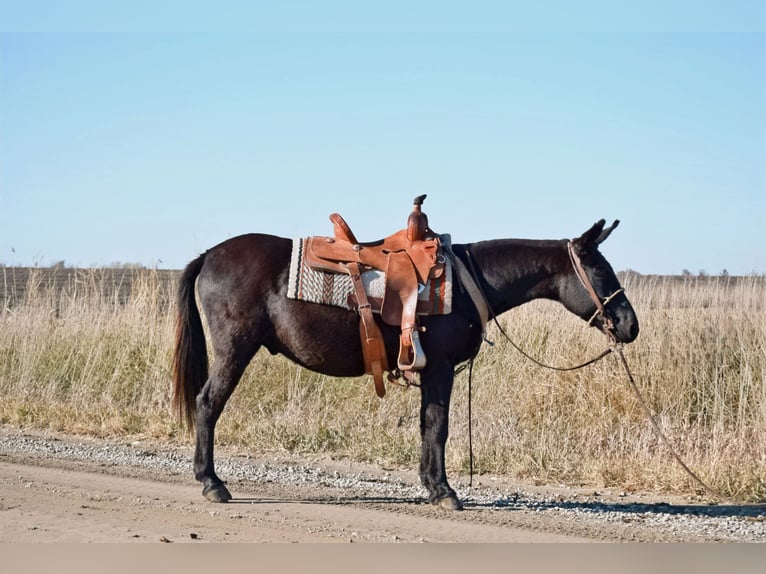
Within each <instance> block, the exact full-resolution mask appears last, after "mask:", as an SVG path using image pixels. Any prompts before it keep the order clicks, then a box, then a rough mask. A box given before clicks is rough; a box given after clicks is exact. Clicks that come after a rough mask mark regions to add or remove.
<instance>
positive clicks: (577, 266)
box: [455, 241, 731, 500]
mask: <svg viewBox="0 0 766 574" xmlns="http://www.w3.org/2000/svg"><path fill="white" fill-rule="evenodd" d="M567 252H568V253H569V260H570V262H571V263H572V267H573V268H574V271H575V275H577V278H578V279H579V280H580V283H581V284H582V286H583V287H584V288H585V290H586V291H587V292H588V295H590V298H591V299H592V300H593V303H595V305H596V311H595V313H593V315H592V316H591V318H590V319H589V320H588V325H592V324H593V321H594V320H595V319H596V317H600V318H601V324H602V327H601V331H602V332H603V333H604V334H605V335H606V336H607V338H608V339H609V343H610V345H609V347H608V348H607V349H606V350H604V351H602V352H601V353H600V354H599V355H597V356H596V357H594V358H592V359H590V360H589V361H586V362H584V363H581V364H579V365H575V366H573V367H555V366H551V365H546V364H545V363H542V362H540V361H538V360H537V359H535V358H534V357H532V356H531V355H529V354H527V353H526V352H525V351H524V350H523V349H522V348H521V347H519V346H518V345H517V344H516V343H515V342H514V341H513V340H512V339H511V338H510V337H509V336H508V334H507V333H506V332H505V330H504V329H503V328H502V327H501V326H500V323H499V321H498V320H497V315H496V314H495V312H494V310H493V309H492V306H491V305H490V303H489V299H488V298H487V295H486V293H485V292H484V288H483V287H482V286H481V283H480V282H479V276H478V274H477V272H476V268H475V266H474V264H473V257H472V256H471V252H470V251H469V250H468V248H467V247H466V249H465V253H466V258H467V259H468V265H469V267H470V269H471V275H472V276H473V280H474V282H475V283H476V285H477V286H478V288H479V291H480V293H481V296H482V298H483V299H484V303H485V304H486V306H487V309H488V310H489V313H490V315H491V317H492V321H493V322H494V323H495V325H496V326H497V328H498V330H499V331H500V333H501V334H502V335H503V337H505V339H506V340H507V341H508V342H509V343H510V344H511V345H512V346H513V348H514V349H516V350H517V351H518V352H519V353H521V354H522V355H523V356H524V357H526V358H527V359H529V360H530V361H532V362H533V363H535V364H536V365H538V366H540V367H543V368H546V369H550V370H553V371H574V370H577V369H582V368H583V367H587V366H588V365H592V364H593V363H595V362H597V361H599V360H601V359H603V358H604V357H606V356H607V355H608V354H610V353H612V352H615V353H617V356H618V357H619V358H620V362H621V363H622V366H623V368H624V369H625V375H626V376H627V379H628V383H629V385H630V388H631V390H632V391H633V393H634V394H635V396H636V399H637V400H638V403H639V405H640V406H641V410H642V411H643V412H644V414H645V415H646V418H648V419H649V422H650V423H651V425H652V430H653V431H654V434H655V435H656V436H657V438H658V439H659V440H660V442H662V443H663V444H664V445H665V447H666V448H667V449H668V451H669V452H670V454H671V456H672V457H673V458H674V459H675V461H676V462H677V463H678V464H679V465H680V466H681V468H683V469H684V471H685V472H686V473H687V474H688V475H689V477H691V478H692V479H693V480H694V481H695V482H696V483H697V484H699V485H700V486H701V487H702V488H703V489H704V490H706V491H707V492H709V493H710V494H712V495H713V496H715V497H717V498H720V499H722V500H731V498H730V497H726V496H724V495H723V494H721V493H720V492H718V491H717V490H715V489H714V488H712V487H711V486H710V485H708V484H707V483H706V482H705V481H703V480H702V479H701V478H700V477H699V476H698V475H697V474H696V473H695V472H694V471H693V470H691V469H690V468H689V466H688V465H687V464H686V463H685V462H684V461H683V460H682V459H681V457H680V456H679V455H678V453H677V452H676V450H675V449H674V448H673V446H672V445H671V444H670V441H669V440H668V438H667V437H666V436H665V433H663V432H662V429H660V426H659V424H658V423H657V420H656V419H655V417H654V415H653V414H652V411H651V410H650V409H649V407H648V406H647V404H646V401H645V400H644V397H643V395H642V394H641V391H639V389H638V385H636V381H635V379H634V378H633V373H632V372H631V370H630V367H629V366H628V361H627V360H626V359H625V355H624V354H623V352H622V347H623V345H622V343H619V342H618V341H617V339H616V337H615V335H614V323H613V322H612V319H611V318H610V317H609V315H608V314H607V313H606V306H607V305H608V304H609V303H610V302H611V301H612V300H613V299H614V298H615V297H617V296H618V295H619V294H621V293H624V292H625V289H623V288H622V287H620V288H619V289H618V290H616V291H615V292H614V293H612V294H611V295H609V296H608V297H605V298H604V300H603V301H602V300H601V297H599V295H598V293H597V292H596V290H595V288H594V287H593V283H592V282H591V280H590V278H589V277H588V274H587V273H586V272H585V268H584V267H583V264H582V261H581V260H580V257H579V256H578V255H577V253H576V252H575V250H574V247H573V246H572V242H571V241H569V242H568V243H567ZM485 340H486V339H485ZM487 343H489V344H490V345H493V343H491V342H490V341H487ZM464 368H465V366H463V367H462V368H459V369H457V370H456V371H455V373H456V374H457V373H459V372H461V371H462V370H463V369H464ZM468 369H469V370H468V434H469V437H468V445H469V462H470V464H469V466H470V481H469V487H471V486H473V440H472V437H471V434H472V432H471V431H472V424H471V379H472V378H473V358H471V359H470V360H469V363H468Z"/></svg>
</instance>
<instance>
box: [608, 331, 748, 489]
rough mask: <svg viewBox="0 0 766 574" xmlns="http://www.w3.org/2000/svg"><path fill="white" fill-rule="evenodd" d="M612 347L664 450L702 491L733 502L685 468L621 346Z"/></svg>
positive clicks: (617, 344)
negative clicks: (658, 422)
mask: <svg viewBox="0 0 766 574" xmlns="http://www.w3.org/2000/svg"><path fill="white" fill-rule="evenodd" d="M614 345H615V348H616V353H617V356H618V357H620V361H621V362H622V366H623V367H624V368H625V374H626V375H627V377H628V383H630V388H631V389H632V390H633V393H634V394H635V395H636V399H637V400H638V404H639V405H640V406H641V410H643V411H644V414H645V415H646V418H648V419H649V422H650V423H651V424H652V430H653V431H654V434H655V435H656V436H657V438H658V439H660V442H662V444H664V445H665V448H667V449H668V451H669V452H670V455H671V456H672V457H673V458H674V459H675V460H676V462H677V463H678V464H680V465H681V468H683V469H684V470H685V471H686V474H688V475H689V476H690V477H691V478H692V479H693V480H694V481H695V482H696V483H697V484H699V485H700V486H701V487H702V488H703V489H704V490H706V491H708V492H709V493H710V494H712V495H713V496H715V497H716V498H720V499H721V500H722V501H727V502H733V499H732V498H731V497H729V496H724V495H723V494H721V493H720V492H719V491H717V490H716V489H714V488H713V487H712V486H710V485H709V484H708V483H706V482H705V481H704V480H702V479H701V478H700V477H699V476H698V475H697V473H695V472H694V471H693V470H692V469H690V468H689V467H688V466H687V464H686V463H685V462H684V461H683V460H682V459H681V457H680V456H679V455H678V453H677V452H676V450H675V449H674V448H673V446H672V445H671V444H670V441H669V440H668V438H667V437H666V436H665V433H663V432H662V429H660V425H659V424H657V420H656V419H655V418H654V415H653V414H652V411H651V410H649V407H648V406H647V404H646V401H645V400H644V397H643V395H642V394H641V391H639V390H638V385H636V381H635V380H634V379H633V373H631V371H630V367H629V366H628V361H627V360H626V359H625V355H624V354H623V353H622V345H621V344H619V343H614Z"/></svg>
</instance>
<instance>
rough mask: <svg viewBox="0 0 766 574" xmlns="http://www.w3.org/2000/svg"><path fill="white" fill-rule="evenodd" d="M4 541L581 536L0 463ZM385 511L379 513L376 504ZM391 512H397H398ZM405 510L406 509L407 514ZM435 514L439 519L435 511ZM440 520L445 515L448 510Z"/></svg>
mask: <svg viewBox="0 0 766 574" xmlns="http://www.w3.org/2000/svg"><path fill="white" fill-rule="evenodd" d="M0 485H1V486H2V496H1V497H0V516H2V522H0V540H2V541H3V542H127V541H147V542H203V541H204V542H229V541H231V542H332V541H335V542H397V541H398V542H452V541H461V542H577V541H584V540H587V538H583V537H578V536H574V535H566V534H558V533H552V532H535V531H533V530H528V529H525V528H520V527H514V526H511V525H500V526H497V525H492V524H481V523H479V524H475V523H472V522H464V521H455V520H450V519H449V517H448V516H441V517H440V516H437V515H435V509H431V508H430V507H425V506H424V507H423V508H422V509H421V510H422V512H402V511H401V510H403V509H402V508H401V507H405V506H413V503H412V502H401V503H396V502H387V503H380V502H377V503H375V502H370V503H365V502H363V501H362V502H353V501H343V500H341V501H322V500H316V501H312V500H304V499H302V498H303V497H304V496H305V493H296V494H297V496H295V498H292V499H285V498H272V497H269V496H263V495H257V494H255V493H243V492H239V493H238V494H239V498H236V499H235V500H234V501H233V502H231V503H229V504H226V505H213V504H210V503H207V502H206V501H204V500H203V499H202V498H201V496H200V491H199V488H198V487H197V486H196V485H194V486H191V485H188V484H173V483H167V482H160V481H157V480H146V479H141V478H131V477H124V476H115V475H111V474H103V473H102V472H100V471H99V469H84V470H69V469H63V468H45V467H40V466H31V465H27V464H16V463H7V462H3V463H0ZM381 504H383V505H387V506H388V508H386V509H380V508H377V506H379V505H381ZM397 507H399V510H400V511H397ZM410 510H411V509H410ZM436 512H439V511H436ZM444 514H447V513H446V512H445V513H444Z"/></svg>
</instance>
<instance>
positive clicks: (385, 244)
mask: <svg viewBox="0 0 766 574" xmlns="http://www.w3.org/2000/svg"><path fill="white" fill-rule="evenodd" d="M425 198H426V196H425V195H420V196H418V197H416V198H415V201H414V208H413V210H412V213H410V216H409V218H408V220H407V227H406V228H405V229H402V230H400V231H397V232H396V233H394V234H393V235H390V236H388V237H386V238H385V239H382V240H380V241H375V242H371V243H360V242H359V241H357V239H356V236H355V235H354V233H353V232H352V231H351V229H350V228H349V226H348V224H347V223H346V222H345V220H344V219H343V218H342V217H341V216H340V215H339V214H337V213H333V214H332V215H330V221H331V222H332V223H333V230H334V236H333V237H310V238H309V239H308V240H307V244H306V251H305V254H304V257H305V263H306V264H307V265H308V266H310V267H312V268H314V269H319V270H322V271H326V272H331V273H345V274H348V275H350V276H351V280H352V283H353V285H354V294H355V298H356V306H357V310H358V312H359V316H360V321H359V331H360V336H361V340H362V351H363V354H364V364H365V371H366V372H367V373H369V374H371V375H372V376H373V379H374V381H375V391H376V392H377V394H378V396H380V397H382V396H384V395H385V393H386V389H385V385H384V383H383V372H384V371H390V370H391V369H389V366H388V361H387V359H386V348H385V345H384V342H383V336H382V333H381V332H380V328H379V327H378V325H377V323H376V322H375V319H374V316H373V314H372V308H371V305H370V302H369V300H368V297H367V294H366V292H365V290H364V285H363V282H362V278H361V275H362V273H363V272H364V271H367V270H369V269H378V270H380V271H383V272H384V273H385V278H386V279H385V294H384V297H383V303H382V305H381V309H380V315H381V318H382V320H383V321H384V322H385V323H386V324H388V325H394V326H399V327H400V328H401V334H400V341H399V356H398V359H397V369H398V372H397V373H395V374H392V375H389V377H388V378H389V380H392V381H393V380H395V379H396V378H398V377H399V376H401V375H404V377H405V378H406V379H407V380H408V381H410V382H412V381H413V380H414V377H415V375H414V373H415V372H416V371H418V370H420V369H422V368H423V367H425V365H426V356H425V354H424V352H423V348H422V346H421V344H420V336H419V332H420V331H421V328H420V327H419V326H418V318H417V314H416V310H417V299H418V292H419V290H420V289H422V286H424V285H425V284H426V282H428V280H429V279H432V278H438V277H440V276H441V274H442V273H443V272H444V262H445V259H444V257H443V255H442V253H441V244H440V241H439V237H438V235H437V234H436V233H434V232H433V231H432V230H431V229H430V228H429V227H428V217H427V216H426V214H425V213H423V212H422V210H421V206H422V204H423V201H424V200H425Z"/></svg>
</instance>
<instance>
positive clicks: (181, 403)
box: [173, 253, 208, 431]
mask: <svg viewBox="0 0 766 574" xmlns="http://www.w3.org/2000/svg"><path fill="white" fill-rule="evenodd" d="M205 255H206V254H205V253H203V254H202V255H200V256H199V257H197V258H196V259H195V260H194V261H192V262H191V263H189V264H188V265H187V266H186V269H184V272H183V275H181V280H180V282H179V284H178V317H177V320H176V347H175V352H174V354H173V408H174V410H175V411H176V413H177V414H178V417H179V419H180V420H181V421H185V422H186V425H187V427H188V428H189V430H190V431H191V430H193V429H194V423H195V419H196V413H197V395H198V394H199V392H200V390H201V389H202V386H203V385H204V384H205V381H206V380H207V376H208V362H207V346H206V344H205V332H204V331H203V329H202V320H201V319H200V315H199V309H197V302H196V301H195V298H194V285H195V282H196V280H197V276H198V275H199V273H200V270H201V269H202V265H203V264H204V263H205Z"/></svg>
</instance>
